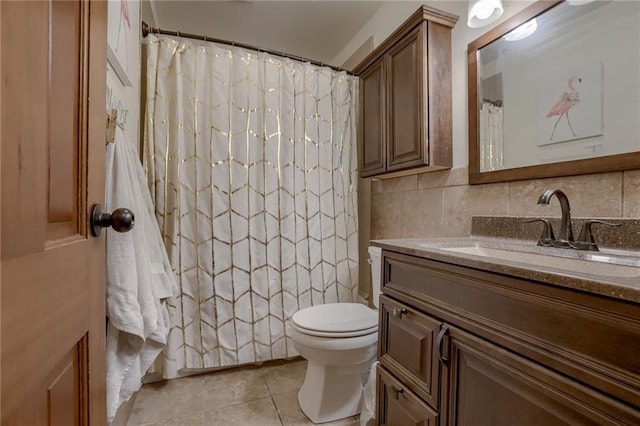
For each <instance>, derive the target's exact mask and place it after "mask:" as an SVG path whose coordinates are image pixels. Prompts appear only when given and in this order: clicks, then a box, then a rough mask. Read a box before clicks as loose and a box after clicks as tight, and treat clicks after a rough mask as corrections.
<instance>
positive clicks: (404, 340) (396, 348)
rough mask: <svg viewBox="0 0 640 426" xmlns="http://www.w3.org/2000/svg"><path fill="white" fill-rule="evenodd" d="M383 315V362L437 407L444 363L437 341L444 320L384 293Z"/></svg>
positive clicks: (381, 353) (381, 347) (381, 351)
mask: <svg viewBox="0 0 640 426" xmlns="http://www.w3.org/2000/svg"><path fill="white" fill-rule="evenodd" d="M380 315H381V320H382V322H381V328H380V330H379V332H380V347H379V349H380V353H379V355H380V362H381V363H382V364H383V365H384V366H385V367H386V368H387V369H389V371H391V372H392V373H393V374H395V375H396V376H398V377H402V380H403V381H404V382H405V383H406V384H407V385H409V386H410V387H411V388H412V390H414V391H415V392H416V393H417V394H418V395H419V396H420V397H421V398H422V399H424V400H425V401H426V402H427V403H428V404H429V405H431V406H432V407H434V408H437V407H438V396H439V389H440V364H439V362H438V357H437V354H436V352H437V351H436V350H435V344H436V336H437V335H438V332H439V330H440V325H441V322H440V321H438V320H436V319H434V318H431V317H429V316H427V315H424V314H422V313H419V312H417V311H416V310H415V309H411V308H410V307H408V306H406V305H404V304H402V303H398V302H396V301H394V300H392V299H389V298H388V297H385V296H380Z"/></svg>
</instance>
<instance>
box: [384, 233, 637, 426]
mask: <svg viewBox="0 0 640 426" xmlns="http://www.w3.org/2000/svg"><path fill="white" fill-rule="evenodd" d="M381 245H382V247H383V249H384V250H383V252H382V256H383V259H382V260H383V261H382V265H383V275H382V277H383V278H382V281H383V282H382V293H383V296H381V300H380V325H379V336H380V337H379V346H378V355H379V360H380V367H379V368H378V382H377V383H378V384H377V391H378V393H377V395H378V400H377V403H378V407H377V423H378V424H380V425H390V426H397V425H473V426H483V425H487V426H527V425H545V426H551V425H567V424H569V425H589V424H593V425H638V424H640V411H639V410H640V303H638V302H637V301H629V300H624V299H622V298H616V297H608V296H605V295H601V294H596V293H594V292H591V291H581V290H578V289H575V288H566V287H562V286H558V285H550V284H549V283H545V282H542V281H537V280H534V279H530V278H523V277H517V276H513V275H507V274H501V273H496V272H488V271H486V270H481V269H476V268H472V267H469V266H460V265H457V264H455V261H454V259H455V256H452V257H451V261H446V262H445V261H442V259H444V258H442V259H441V260H434V257H431V259H429V258H428V257H429V256H417V255H416V253H415V250H414V251H412V250H402V248H398V249H394V248H393V247H390V246H388V245H387V246H385V245H384V244H381ZM403 251H404V252H403ZM436 257H437V256H436ZM639 278H640V277H639Z"/></svg>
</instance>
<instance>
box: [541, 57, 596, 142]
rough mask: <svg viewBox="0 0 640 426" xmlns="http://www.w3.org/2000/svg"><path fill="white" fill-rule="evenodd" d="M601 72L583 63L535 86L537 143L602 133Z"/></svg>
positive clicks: (594, 66) (593, 66)
mask: <svg viewBox="0 0 640 426" xmlns="http://www.w3.org/2000/svg"><path fill="white" fill-rule="evenodd" d="M603 72H604V71H603V64H601V63H590V64H585V65H582V66H580V67H575V69H573V70H572V72H570V73H563V74H562V75H558V76H557V77H555V78H552V79H549V80H547V81H545V82H544V83H543V84H542V85H540V86H539V87H538V90H537V98H538V99H537V104H538V145H540V146H542V145H549V144H555V143H559V142H568V141H572V140H578V139H585V138H590V137H594V136H601V135H602V134H603V96H604V94H603Z"/></svg>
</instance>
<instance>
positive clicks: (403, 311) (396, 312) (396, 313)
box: [393, 308, 407, 319]
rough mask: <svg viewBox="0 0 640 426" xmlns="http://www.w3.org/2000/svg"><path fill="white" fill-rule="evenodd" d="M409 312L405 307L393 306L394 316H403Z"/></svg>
mask: <svg viewBox="0 0 640 426" xmlns="http://www.w3.org/2000/svg"><path fill="white" fill-rule="evenodd" d="M406 313H407V310H406V309H404V308H393V316H394V317H396V318H399V319H400V318H402V316H403V315H405V314H406Z"/></svg>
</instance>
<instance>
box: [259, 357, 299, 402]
mask: <svg viewBox="0 0 640 426" xmlns="http://www.w3.org/2000/svg"><path fill="white" fill-rule="evenodd" d="M264 371H265V373H264V378H265V380H266V381H267V386H269V392H271V395H277V394H280V393H286V392H291V391H294V390H295V391H297V390H299V389H300V387H301V386H302V382H303V381H304V375H305V373H306V371H307V361H306V360H301V361H295V362H292V363H289V364H284V365H279V366H276V367H267V368H265V370H264Z"/></svg>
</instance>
